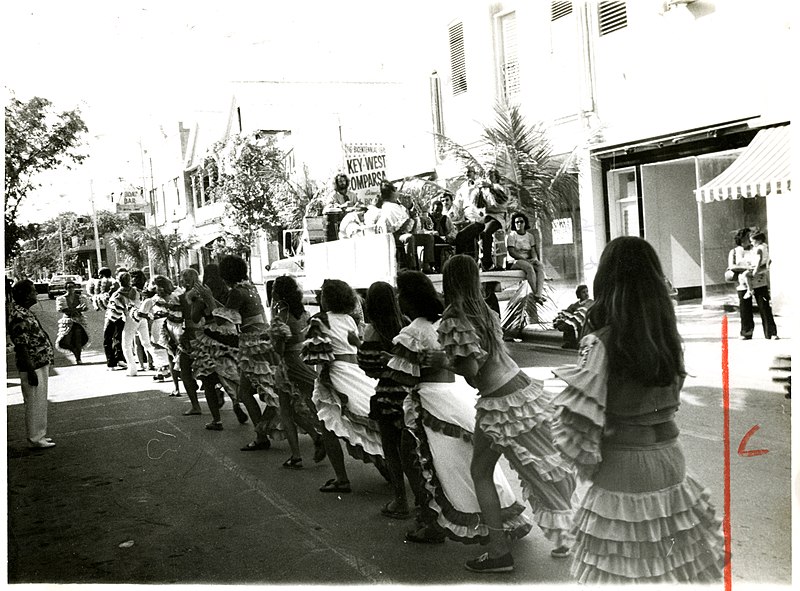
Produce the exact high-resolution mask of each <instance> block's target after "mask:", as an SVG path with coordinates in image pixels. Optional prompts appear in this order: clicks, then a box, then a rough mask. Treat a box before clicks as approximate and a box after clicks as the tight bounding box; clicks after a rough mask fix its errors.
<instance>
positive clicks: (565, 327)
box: [553, 284, 594, 349]
mask: <svg viewBox="0 0 800 591" xmlns="http://www.w3.org/2000/svg"><path fill="white" fill-rule="evenodd" d="M575 296H576V297H577V298H578V300H577V301H575V302H572V303H571V304H570V305H569V306H567V307H566V308H565V309H564V310H561V311H560V312H559V313H558V314H557V315H556V317H555V319H554V320H553V328H555V329H556V330H560V331H561V332H563V333H564V344H563V345H561V348H562V349H577V348H578V340H579V339H580V337H581V333H582V332H583V326H584V324H585V323H586V312H587V311H588V310H589V307H590V306H591V305H592V304H593V303H594V300H593V299H591V298H590V297H589V287H588V286H586V285H583V284H581V285H579V286H578V287H577V288H575Z"/></svg>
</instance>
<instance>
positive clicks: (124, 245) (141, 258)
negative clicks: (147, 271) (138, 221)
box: [109, 225, 147, 269]
mask: <svg viewBox="0 0 800 591" xmlns="http://www.w3.org/2000/svg"><path fill="white" fill-rule="evenodd" d="M109 241H110V242H111V244H112V245H113V246H114V248H115V249H116V250H117V254H119V255H122V256H123V257H124V259H125V265H126V266H127V267H128V268H129V269H141V268H142V267H143V266H144V262H145V261H146V260H147V240H146V236H145V232H144V228H142V227H141V226H136V225H128V226H126V227H125V228H124V229H123V230H122V232H120V233H118V234H114V235H111V236H109Z"/></svg>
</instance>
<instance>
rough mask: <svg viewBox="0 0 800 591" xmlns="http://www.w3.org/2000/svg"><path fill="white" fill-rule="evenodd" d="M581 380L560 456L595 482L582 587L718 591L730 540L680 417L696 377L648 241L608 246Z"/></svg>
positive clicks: (579, 524) (572, 383) (577, 571)
mask: <svg viewBox="0 0 800 591" xmlns="http://www.w3.org/2000/svg"><path fill="white" fill-rule="evenodd" d="M594 294H595V298H596V299H595V303H594V305H593V306H592V307H591V308H590V309H589V312H588V319H587V324H588V326H590V327H591V328H592V330H593V332H591V333H590V334H587V335H586V336H585V337H584V338H583V339H582V340H581V343H580V361H579V362H578V364H577V366H576V367H574V368H564V369H559V370H556V371H554V373H555V374H556V375H557V376H558V377H559V378H561V379H562V380H564V381H565V382H566V383H567V387H566V388H565V389H564V391H563V392H561V393H560V394H559V395H557V396H556V397H555V400H554V403H555V405H556V407H557V409H558V413H557V418H556V421H555V426H554V434H555V436H556V443H557V445H558V446H559V447H560V448H561V449H562V450H563V452H564V454H565V455H567V456H568V457H570V458H573V459H574V461H575V462H576V464H577V465H578V467H579V468H580V472H581V474H582V475H583V476H585V477H586V478H588V479H589V480H590V481H591V486H590V488H589V490H588V492H587V493H586V495H585V497H584V499H583V501H582V503H581V507H580V509H579V510H578V512H577V514H576V517H575V526H576V529H577V539H576V544H575V547H574V558H573V563H572V574H573V576H574V577H576V578H577V580H578V581H580V582H581V583H587V584H597V583H615V584H619V583H645V582H646V583H687V582H690V583H707V582H714V581H717V580H718V579H720V578H721V577H722V568H723V562H724V561H723V558H724V547H723V544H724V540H723V537H722V532H721V527H720V521H719V520H718V519H717V518H716V517H715V511H714V508H713V506H712V505H711V504H710V503H709V491H708V490H707V489H705V488H704V487H703V486H702V485H701V484H699V483H698V482H697V481H696V480H694V479H693V478H692V477H691V476H689V475H688V474H687V473H686V463H685V458H684V455H683V451H682V449H681V445H680V442H679V441H678V427H677V425H676V423H675V413H676V411H677V410H678V406H679V403H680V391H681V387H682V386H683V381H684V378H685V376H686V371H685V369H684V365H683V351H682V344H681V338H680V335H679V334H678V328H677V324H676V319H675V311H674V309H673V304H672V302H671V300H670V297H669V294H668V291H667V286H666V283H665V279H664V273H663V271H662V268H661V263H660V261H659V260H658V255H656V253H655V251H654V250H653V248H652V247H651V246H650V245H649V244H648V243H647V242H646V241H644V240H642V239H641V238H636V237H630V236H625V237H621V238H616V239H614V240H612V241H611V242H609V243H608V245H607V246H606V248H605V250H604V251H603V254H602V256H601V257H600V263H599V265H598V267H597V275H596V276H595V280H594Z"/></svg>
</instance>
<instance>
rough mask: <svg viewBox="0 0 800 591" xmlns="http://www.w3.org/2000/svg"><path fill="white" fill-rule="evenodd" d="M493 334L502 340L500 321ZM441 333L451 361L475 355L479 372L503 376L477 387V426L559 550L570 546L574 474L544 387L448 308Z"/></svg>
mask: <svg viewBox="0 0 800 591" xmlns="http://www.w3.org/2000/svg"><path fill="white" fill-rule="evenodd" d="M495 330H496V333H497V334H496V337H497V339H498V341H499V340H500V338H501V337H500V325H499V321H498V322H497V325H496V326H495ZM438 333H439V340H440V342H441V343H442V346H443V347H444V349H445V351H446V352H447V354H448V356H449V357H451V358H453V359H455V358H459V357H461V358H470V357H472V358H475V360H476V361H477V362H478V365H479V366H480V367H481V372H480V373H481V374H487V375H488V374H489V373H491V374H492V375H494V374H496V373H498V372H499V373H500V374H501V378H500V379H498V380H490V381H491V382H492V383H491V384H490V385H488V386H485V387H479V388H478V395H479V396H478V401H477V404H476V409H477V412H476V414H475V424H476V426H479V427H480V429H481V430H482V431H483V432H484V433H485V434H486V435H487V436H488V437H489V438H491V440H492V448H493V449H495V450H496V451H498V452H499V453H501V454H502V455H503V456H504V457H505V458H506V459H507V460H508V463H509V465H510V466H511V467H512V468H513V469H514V471H515V472H516V473H517V475H518V476H519V479H520V483H521V484H522V492H523V494H524V495H525V498H526V499H528V502H529V503H530V505H531V508H532V509H533V519H534V521H535V522H536V524H537V525H538V526H539V528H540V529H541V530H542V532H543V533H544V535H545V537H546V538H547V539H549V540H552V541H553V542H555V544H556V545H557V546H561V545H565V544H568V543H569V541H570V540H571V536H570V530H571V528H572V517H573V510H572V505H571V498H572V494H573V492H574V491H575V483H576V479H575V471H574V468H573V467H572V466H571V465H570V464H569V463H568V462H567V461H566V460H565V459H564V458H563V457H562V456H561V454H560V453H559V450H558V449H556V447H555V445H554V444H553V436H552V434H551V430H550V422H551V419H552V416H553V407H552V404H551V401H550V399H549V398H548V396H547V395H546V393H545V392H544V387H543V383H542V382H541V381H539V380H534V379H531V378H529V377H528V376H526V375H525V374H524V373H522V372H521V371H520V370H519V367H518V366H517V365H516V363H514V361H513V360H512V359H511V357H510V356H509V355H508V353H507V352H506V351H505V349H504V348H502V347H498V349H496V351H495V353H494V357H492V358H490V357H489V355H488V353H486V351H484V350H483V349H482V348H481V345H480V340H479V337H478V334H477V333H476V332H475V329H474V328H473V326H472V325H471V324H470V323H469V322H468V321H467V320H466V319H464V318H463V317H461V316H459V315H456V314H455V313H454V312H452V310H451V309H450V308H448V309H447V310H445V315H444V318H443V320H442V322H441V325H440V326H439V330H438ZM487 364H491V366H487Z"/></svg>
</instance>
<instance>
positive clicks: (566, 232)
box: [553, 218, 572, 244]
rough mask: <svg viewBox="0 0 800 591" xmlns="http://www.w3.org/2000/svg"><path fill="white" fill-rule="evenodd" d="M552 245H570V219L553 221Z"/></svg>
mask: <svg viewBox="0 0 800 591" xmlns="http://www.w3.org/2000/svg"><path fill="white" fill-rule="evenodd" d="M553 244H572V218H559V219H556V220H553Z"/></svg>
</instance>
